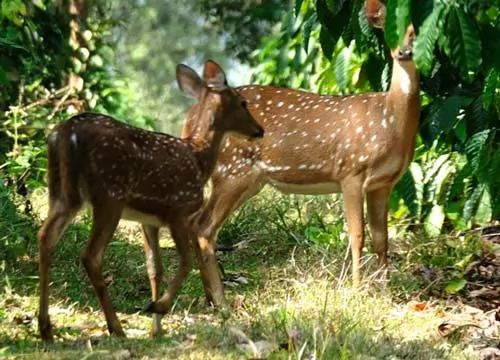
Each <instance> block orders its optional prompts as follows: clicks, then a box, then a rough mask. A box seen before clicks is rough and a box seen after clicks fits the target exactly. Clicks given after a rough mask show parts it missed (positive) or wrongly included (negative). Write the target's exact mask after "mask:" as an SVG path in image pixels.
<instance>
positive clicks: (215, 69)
mask: <svg viewBox="0 0 500 360" xmlns="http://www.w3.org/2000/svg"><path fill="white" fill-rule="evenodd" d="M203 80H205V82H206V83H207V85H208V86H209V87H211V88H214V89H216V90H222V89H224V88H226V87H227V80H226V74H224V70H222V68H221V67H220V66H219V64H217V63H216V62H215V61H213V60H207V61H205V67H204V68H203Z"/></svg>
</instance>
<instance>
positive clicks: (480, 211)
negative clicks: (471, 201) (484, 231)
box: [474, 187, 493, 225]
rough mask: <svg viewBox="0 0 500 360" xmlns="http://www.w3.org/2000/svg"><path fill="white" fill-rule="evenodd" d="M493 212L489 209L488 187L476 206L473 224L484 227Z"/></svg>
mask: <svg viewBox="0 0 500 360" xmlns="http://www.w3.org/2000/svg"><path fill="white" fill-rule="evenodd" d="M492 214H493V211H492V207H491V195H490V192H489V190H488V187H485V188H484V191H483V193H482V195H481V198H480V199H479V202H478V204H477V210H476V214H475V215H474V220H475V221H474V222H475V223H476V224H479V225H485V224H487V223H488V222H490V221H491V217H492Z"/></svg>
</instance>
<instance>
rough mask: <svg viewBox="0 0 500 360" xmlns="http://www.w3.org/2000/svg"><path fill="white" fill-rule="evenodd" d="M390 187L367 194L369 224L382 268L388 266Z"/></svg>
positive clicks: (374, 247)
mask: <svg viewBox="0 0 500 360" xmlns="http://www.w3.org/2000/svg"><path fill="white" fill-rule="evenodd" d="M390 193H391V188H390V187H385V188H381V189H377V190H374V191H371V192H369V193H368V194H367V198H366V200H367V201H366V202H367V210H368V225H369V227H370V232H371V235H372V240H373V249H374V250H375V253H376V254H377V257H378V264H379V267H380V268H381V269H385V268H386V267H387V237H388V236H387V212H388V206H389V205H388V202H389V195H390Z"/></svg>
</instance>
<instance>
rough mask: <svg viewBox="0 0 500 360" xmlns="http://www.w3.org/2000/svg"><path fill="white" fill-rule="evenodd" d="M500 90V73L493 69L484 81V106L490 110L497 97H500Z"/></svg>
mask: <svg viewBox="0 0 500 360" xmlns="http://www.w3.org/2000/svg"><path fill="white" fill-rule="evenodd" d="M499 88H500V72H499V71H498V70H496V69H494V68H493V69H491V70H490V72H489V73H488V76H487V77H486V80H485V81H484V88H483V106H484V108H485V109H488V108H489V107H490V106H491V104H492V102H493V98H494V97H495V96H500V93H498V91H499V90H498V89H499Z"/></svg>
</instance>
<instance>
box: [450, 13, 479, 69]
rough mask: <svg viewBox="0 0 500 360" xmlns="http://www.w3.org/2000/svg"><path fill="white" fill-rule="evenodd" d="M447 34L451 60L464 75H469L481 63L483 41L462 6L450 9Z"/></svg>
mask: <svg viewBox="0 0 500 360" xmlns="http://www.w3.org/2000/svg"><path fill="white" fill-rule="evenodd" d="M447 36H448V37H449V45H450V60H451V62H452V63H453V64H454V65H455V66H456V67H457V68H458V69H459V70H460V72H461V74H462V76H463V77H469V74H470V73H472V72H475V71H476V70H477V69H478V67H479V65H480V64H481V41H480V38H479V34H478V32H477V29H476V28H475V26H474V24H473V23H472V20H471V18H470V17H469V15H468V14H466V13H465V12H464V10H463V9H462V8H461V7H458V6H454V7H453V8H452V9H451V10H450V13H449V16H448V34H447Z"/></svg>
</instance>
